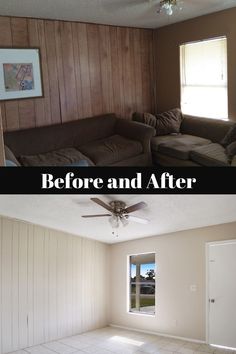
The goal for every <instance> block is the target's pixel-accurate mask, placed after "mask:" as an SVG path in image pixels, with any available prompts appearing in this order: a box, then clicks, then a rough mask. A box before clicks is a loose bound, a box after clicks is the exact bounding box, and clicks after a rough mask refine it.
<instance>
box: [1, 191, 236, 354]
mask: <svg viewBox="0 0 236 354" xmlns="http://www.w3.org/2000/svg"><path fill="white" fill-rule="evenodd" d="M235 271H236V196H235V195H0V353H1V354H5V353H11V354H13V353H15V354H27V353H32V354H55V353H58V354H69V353H74V354H76V353H77V354H79V353H80V354H83V353H97V354H112V353H121V354H126V353H127V354H129V353H136V354H138V353H140V354H142V353H157V354H171V353H172V354H173V353H179V354H193V353H196V354H204V353H216V354H221V353H222V354H224V353H228V352H229V353H236V336H235V333H236V307H235V298H236V282H235Z"/></svg>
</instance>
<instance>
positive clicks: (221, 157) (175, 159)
mask: <svg viewBox="0 0 236 354" xmlns="http://www.w3.org/2000/svg"><path fill="white" fill-rule="evenodd" d="M140 117H143V116H142V115H141V114H137V113H136V114H134V115H133V120H136V121H143V119H144V118H140ZM235 125H236V123H234V122H232V121H223V120H218V119H209V118H200V117H193V116H188V115H182V121H181V124H180V130H179V133H178V134H177V133H175V134H168V135H155V136H154V137H153V138H152V140H151V149H152V156H153V162H154V163H155V164H159V165H162V166H173V167H175V166H235V165H236V156H235V157H233V158H232V159H229V157H228V155H227V153H226V149H225V147H223V146H222V145H221V141H222V140H223V138H224V137H225V135H226V134H227V132H228V131H229V129H230V128H231V127H233V126H235Z"/></svg>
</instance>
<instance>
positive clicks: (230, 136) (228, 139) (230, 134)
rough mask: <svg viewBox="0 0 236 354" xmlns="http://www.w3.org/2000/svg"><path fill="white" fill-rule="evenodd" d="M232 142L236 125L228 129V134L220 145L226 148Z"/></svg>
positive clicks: (235, 138)
mask: <svg viewBox="0 0 236 354" xmlns="http://www.w3.org/2000/svg"><path fill="white" fill-rule="evenodd" d="M234 141H236V124H235V125H234V126H233V127H231V128H230V129H229V131H228V133H227V134H226V135H225V137H224V139H223V140H222V141H221V145H223V146H224V147H226V146H228V145H230V144H231V143H233V142H234Z"/></svg>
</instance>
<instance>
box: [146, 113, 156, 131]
mask: <svg viewBox="0 0 236 354" xmlns="http://www.w3.org/2000/svg"><path fill="white" fill-rule="evenodd" d="M143 122H144V123H145V124H147V125H150V126H151V127H153V128H156V122H157V119H156V117H155V116H154V115H153V114H151V113H144V114H143Z"/></svg>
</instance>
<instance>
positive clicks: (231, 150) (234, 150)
mask: <svg viewBox="0 0 236 354" xmlns="http://www.w3.org/2000/svg"><path fill="white" fill-rule="evenodd" d="M225 151H226V154H227V155H228V157H229V158H230V159H232V158H233V157H234V156H235V155H236V141H234V142H233V143H231V144H229V145H228V146H227V147H226V149H225Z"/></svg>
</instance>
